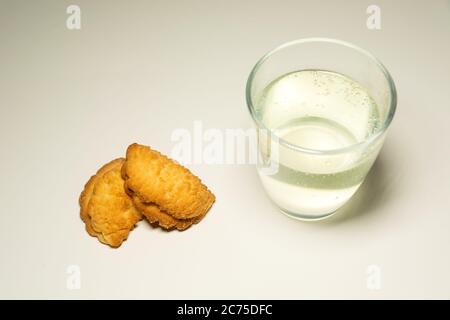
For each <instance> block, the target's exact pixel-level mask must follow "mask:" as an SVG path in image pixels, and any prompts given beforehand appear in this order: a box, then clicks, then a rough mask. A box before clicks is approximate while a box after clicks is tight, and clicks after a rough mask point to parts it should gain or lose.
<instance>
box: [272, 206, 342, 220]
mask: <svg viewBox="0 0 450 320" xmlns="http://www.w3.org/2000/svg"><path fill="white" fill-rule="evenodd" d="M278 209H279V210H280V211H281V212H282V213H283V214H284V215H285V216H288V217H289V218H292V219H295V220H299V221H321V220H325V219H327V218H329V217H331V216H334V215H335V213H336V212H337V210H334V211H331V212H328V213H324V214H321V215H308V214H305V213H293V212H290V211H288V210H284V209H282V208H280V207H278Z"/></svg>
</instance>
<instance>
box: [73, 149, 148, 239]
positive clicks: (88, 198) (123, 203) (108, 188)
mask: <svg viewBox="0 0 450 320" xmlns="http://www.w3.org/2000/svg"><path fill="white" fill-rule="evenodd" d="M124 162H125V159H123V158H120V159H116V160H113V161H111V162H109V163H108V164H106V165H104V166H103V167H102V168H100V170H98V171H97V173H96V174H95V175H94V176H92V177H91V178H90V179H89V181H88V182H87V183H86V185H85V187H84V190H83V192H82V193H81V195H80V201H79V202H80V207H81V210H80V216H81V219H82V220H83V221H84V222H85V224H86V230H87V232H88V233H89V234H90V235H92V236H96V237H97V238H98V239H99V240H100V241H101V242H103V243H105V244H108V245H110V246H111V247H119V246H120V245H121V244H122V242H123V241H124V240H126V239H127V237H128V234H129V233H130V231H131V230H132V229H133V228H134V226H135V224H136V223H137V222H138V221H139V220H141V219H142V215H141V214H140V213H139V211H138V210H136V208H135V207H134V205H133V201H132V200H131V198H130V197H129V196H128V195H127V194H126V192H125V190H124V180H123V179H122V176H121V168H122V165H123V163H124Z"/></svg>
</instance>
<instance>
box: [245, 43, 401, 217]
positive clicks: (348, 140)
mask: <svg viewBox="0 0 450 320" xmlns="http://www.w3.org/2000/svg"><path fill="white" fill-rule="evenodd" d="M246 100H247V106H248V109H249V111H250V114H251V116H252V118H253V120H254V123H255V125H256V128H257V149H258V157H259V161H258V164H257V171H258V173H259V176H260V179H261V182H262V185H263V187H264V189H265V191H266V193H267V195H268V196H269V198H270V199H271V200H272V201H273V202H274V203H275V204H276V205H277V206H278V207H279V208H280V209H281V211H282V212H283V213H285V214H287V215H288V216H290V217H293V218H297V219H301V220H318V219H323V218H326V217H328V216H330V215H331V214H333V213H334V212H335V211H336V210H337V209H338V208H340V207H341V206H342V205H344V204H345V203H346V202H347V201H348V200H349V199H350V198H351V197H352V196H353V194H354V193H355V192H356V191H357V189H358V188H359V186H360V185H361V183H362V182H363V180H364V178H365V177H366V175H367V173H368V171H369V170H370V168H371V167H372V164H373V163H374V161H375V159H376V157H377V155H378V153H379V151H380V149H381V147H382V145H383V142H384V139H385V136H386V130H387V128H388V127H389V124H390V123H391V121H392V119H393V116H394V113H395V109H396V103H397V98H396V89H395V85H394V82H393V80H392V78H391V76H390V74H389V72H388V71H387V70H386V68H385V67H384V66H383V65H382V64H381V62H380V61H379V60H377V59H376V58H375V57H374V56H373V55H372V54H370V53H369V52H367V51H365V50H363V49H361V48H359V47H357V46H355V45H353V44H350V43H347V42H344V41H340V40H334V39H327V38H309V39H301V40H296V41H292V42H288V43H285V44H283V45H281V46H279V47H277V48H276V49H274V50H272V51H270V52H269V53H267V54H266V55H264V56H263V57H262V58H261V59H260V60H259V61H258V62H257V63H256V65H255V67H254V68H253V70H252V71H251V73H250V76H249V78H248V81H247V86H246Z"/></svg>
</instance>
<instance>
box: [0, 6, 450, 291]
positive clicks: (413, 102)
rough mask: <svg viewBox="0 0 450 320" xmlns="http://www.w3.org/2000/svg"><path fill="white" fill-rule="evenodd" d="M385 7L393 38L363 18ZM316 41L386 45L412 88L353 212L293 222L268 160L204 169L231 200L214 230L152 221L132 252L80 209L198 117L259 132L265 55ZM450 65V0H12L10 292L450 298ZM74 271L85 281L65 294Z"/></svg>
mask: <svg viewBox="0 0 450 320" xmlns="http://www.w3.org/2000/svg"><path fill="white" fill-rule="evenodd" d="M69 4H78V5H80V7H81V11H82V29H81V30H79V31H70V30H68V29H67V28H66V18H67V16H68V15H67V14H66V8H67V6H68V5H69ZM370 4H378V5H379V6H380V7H381V14H382V16H381V17H382V29H381V30H368V29H367V28H366V18H367V16H368V15H367V14H366V8H367V6H368V5H370ZM311 36H324V37H332V38H338V39H342V40H346V41H349V42H353V43H355V44H357V45H359V46H361V47H363V48H365V49H367V50H369V51H371V52H372V53H374V54H375V55H376V56H377V57H379V58H380V60H381V61H382V62H383V63H384V64H385V65H386V67H387V68H388V69H389V70H390V72H391V74H392V76H393V78H394V80H395V82H396V85H397V90H398V95H399V103H398V109H397V114H396V117H395V119H394V122H393V124H392V126H391V128H390V131H389V135H388V138H387V141H386V144H385V146H384V148H383V150H382V153H381V155H380V158H379V159H378V160H377V162H376V164H375V166H374V168H373V169H372V171H371V173H370V174H369V176H368V178H367V180H366V182H365V184H364V185H363V186H362V188H361V189H360V191H359V192H358V193H357V195H356V196H355V197H354V198H353V200H352V201H351V202H350V203H349V204H348V205H347V206H346V207H345V208H344V209H343V210H341V211H342V212H340V214H339V215H337V216H335V217H333V218H332V219H330V220H327V221H324V222H321V223H302V222H297V221H295V220H291V219H289V218H287V217H285V216H284V215H282V214H280V213H279V212H278V211H277V209H276V208H275V207H274V206H273V205H272V204H271V203H270V202H269V200H268V199H267V198H266V196H265V194H264V191H263V189H262V187H261V185H260V183H259V181H258V178H257V175H256V172H255V169H254V167H252V166H248V165H240V166H239V165H235V166H231V165H228V166H227V165H215V166H211V165H210V166H206V165H195V166H190V168H191V169H192V170H193V171H194V172H195V173H196V174H197V175H199V176H200V177H201V178H202V179H203V180H204V181H205V183H206V184H207V185H208V186H209V187H210V188H211V189H212V190H213V191H214V192H215V194H216V196H217V202H216V203H215V205H214V207H213V208H212V210H211V211H210V213H209V214H208V216H207V217H206V218H205V219H204V220H203V221H202V222H201V223H200V224H199V225H197V226H194V227H193V228H191V229H189V230H188V231H186V232H182V233H180V232H170V233H167V232H162V231H160V230H154V229H152V228H151V227H149V226H148V225H147V224H146V223H145V222H141V223H140V224H139V226H138V227H137V228H136V229H135V230H134V231H133V232H132V233H131V235H130V237H129V239H128V240H127V241H126V242H125V243H124V244H123V245H122V247H120V248H119V249H118V250H114V249H110V248H109V247H107V246H104V245H101V244H100V243H99V242H98V241H97V240H96V239H95V238H92V237H89V236H88V235H87V233H86V232H85V231H84V225H83V223H82V222H81V220H80V219H79V215H78V214H79V208H78V202H77V201H78V196H79V193H80V192H81V190H82V187H83V185H84V183H85V182H86V181H87V179H88V178H89V176H90V175H91V174H93V173H94V172H95V171H96V170H97V169H98V167H99V166H101V165H102V164H104V163H106V162H107V161H109V160H111V159H113V158H116V157H119V156H123V155H124V152H125V149H126V147H127V145H128V144H130V143H132V142H140V143H143V144H147V145H151V146H152V147H154V148H156V149H159V150H160V151H162V152H165V153H170V151H171V148H172V146H173V143H172V142H171V141H170V135H171V133H172V131H173V130H174V129H175V128H187V129H192V125H193V121H194V120H197V119H200V120H202V121H203V124H204V126H205V129H207V128H219V129H225V128H248V127H249V126H250V117H249V115H248V113H247V110H246V105H245V100H244V87H245V82H246V79H247V76H248V73H249V71H250V69H251V68H252V66H253V65H254V63H255V62H256V61H257V59H258V58H259V57H260V56H261V55H263V54H264V53H265V52H267V51H268V50H270V49H272V48H273V47H275V46H277V45H279V44H281V43H283V42H285V41H289V40H293V39H297V38H304V37H311ZM449 58H450V3H449V1H320V2H319V1H310V2H306V1H276V2H275V1H164V2H163V1H127V2H125V1H4V0H1V1H0V143H1V150H2V151H1V159H0V164H1V165H0V175H1V177H2V182H1V184H0V195H1V215H0V243H1V245H0V259H1V261H0V262H1V263H0V298H450V274H449V270H450V256H449V255H450V234H449V229H450V163H449V156H450V153H449V148H450V126H449V121H450V88H449V83H450V62H449V61H450V59H449ZM372 264H374V265H377V266H379V267H380V269H381V280H382V282H381V284H382V287H381V289H380V290H369V289H368V288H367V285H366V281H367V274H366V271H367V267H368V266H369V265H372ZM69 265H78V266H79V267H80V270H81V289H80V290H68V289H67V288H66V279H67V274H66V269H67V267H68V266H69Z"/></svg>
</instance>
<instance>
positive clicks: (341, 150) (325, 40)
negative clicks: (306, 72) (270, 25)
mask: <svg viewBox="0 0 450 320" xmlns="http://www.w3.org/2000/svg"><path fill="white" fill-rule="evenodd" d="M309 42H323V43H332V44H337V45H341V46H344V47H347V48H350V49H353V50H356V51H358V52H360V53H362V54H363V55H365V56H366V57H368V58H369V59H370V60H371V61H373V62H374V63H375V64H376V65H377V66H378V68H379V69H380V70H381V72H382V73H383V75H384V77H385V79H386V81H387V83H388V86H389V92H390V98H391V99H390V104H389V112H388V114H387V117H386V119H385V121H384V122H383V125H382V126H380V128H379V129H378V130H377V131H375V132H374V133H372V134H370V135H369V136H367V137H366V138H365V139H364V140H362V141H359V142H357V143H354V144H351V145H349V146H346V147H343V148H338V149H331V150H317V149H310V148H305V147H301V146H299V145H296V144H293V143H291V142H289V141H287V140H285V139H283V138H281V137H279V136H278V135H276V134H275V132H274V130H272V129H269V128H267V126H266V125H265V124H264V123H263V122H262V121H261V119H259V118H258V117H257V116H256V113H255V108H254V105H253V101H252V98H251V94H252V85H253V80H254V78H255V75H256V74H257V72H258V70H259V68H260V67H261V66H262V64H263V63H264V62H265V61H266V60H267V59H269V58H270V57H271V56H272V55H273V54H275V53H277V52H279V51H281V50H283V49H286V48H288V47H291V46H294V45H298V44H304V43H309ZM330 71H332V70H330ZM245 97H246V101H247V108H248V110H249V112H250V114H251V116H252V118H253V120H254V121H255V122H256V124H257V125H258V127H259V128H262V129H264V130H266V131H268V132H270V134H271V136H274V137H276V139H277V141H278V142H279V143H280V144H282V145H284V146H286V147H288V148H290V149H293V150H295V151H299V152H303V153H309V154H327V155H330V154H339V153H345V152H348V151H352V150H354V149H357V148H360V147H366V146H368V145H370V144H371V143H373V142H374V141H375V140H377V139H378V138H379V137H380V136H381V135H383V133H384V132H386V130H387V128H388V127H389V125H390V124H391V122H392V119H393V118H394V114H395V110H396V108H397V90H396V88H395V84H394V80H393V79H392V77H391V75H390V74H389V71H388V70H387V69H386V67H385V66H384V65H383V64H382V63H381V62H380V60H378V59H377V58H376V57H375V56H374V55H373V54H371V53H370V52H369V51H367V50H365V49H362V48H360V47H358V46H356V45H354V44H352V43H350V42H346V41H342V40H337V39H331V38H322V37H314V38H303V39H297V40H293V41H289V42H285V43H283V44H281V45H279V46H278V47H276V48H275V49H272V50H271V51H269V52H268V53H266V54H265V55H263V56H262V57H261V58H260V59H259V60H258V62H256V64H255V66H254V67H253V69H252V71H251V72H250V75H249V76H248V79H247V84H246V88H245Z"/></svg>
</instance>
